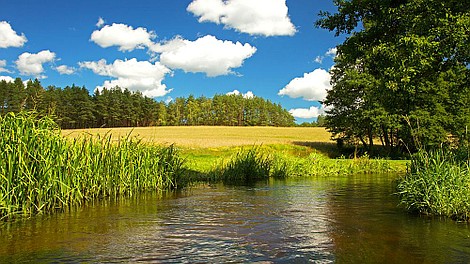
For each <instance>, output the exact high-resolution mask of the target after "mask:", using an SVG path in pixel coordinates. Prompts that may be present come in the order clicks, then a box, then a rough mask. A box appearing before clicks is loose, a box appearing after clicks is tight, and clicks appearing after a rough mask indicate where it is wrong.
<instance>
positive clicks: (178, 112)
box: [0, 78, 295, 128]
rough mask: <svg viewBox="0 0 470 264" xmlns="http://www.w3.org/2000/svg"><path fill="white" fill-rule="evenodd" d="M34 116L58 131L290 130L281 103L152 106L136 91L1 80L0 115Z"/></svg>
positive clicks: (222, 100) (182, 101) (193, 101)
mask: <svg viewBox="0 0 470 264" xmlns="http://www.w3.org/2000/svg"><path fill="white" fill-rule="evenodd" d="M20 111H35V112H37V113H38V114H39V115H49V116H52V117H53V118H54V120H55V121H56V122H57V123H58V124H59V125H60V126H61V127H62V128H91V127H136V126H153V125H157V126H165V125H170V126H187V125H191V126H199V125H209V126H211V125H218V126H294V125H295V123H294V117H293V116H292V115H291V114H290V113H289V112H288V111H287V110H286V109H284V108H283V107H282V106H281V105H280V104H276V103H273V102H271V101H269V100H265V99H263V98H261V97H253V98H244V97H243V96H242V95H215V96H214V97H213V98H207V97H204V96H202V97H199V98H195V97H194V96H189V97H188V98H184V97H179V98H176V99H175V100H172V101H171V102H169V103H165V102H157V101H155V100H154V99H152V98H149V97H145V96H143V95H142V93H140V92H131V91H129V90H128V89H121V88H120V87H115V88H112V89H103V90H101V91H96V92H95V93H94V94H93V95H90V94H89V92H88V90H87V89H86V88H85V87H79V86H76V85H72V86H67V87H65V88H63V89H62V88H59V87H55V86H49V87H47V88H46V89H44V88H43V87H42V86H41V83H40V82H39V81H38V80H34V81H33V80H29V81H28V82H26V85H25V84H24V82H23V81H22V80H21V79H20V78H17V79H15V81H14V82H6V81H4V80H3V81H0V115H2V114H5V113H7V112H20Z"/></svg>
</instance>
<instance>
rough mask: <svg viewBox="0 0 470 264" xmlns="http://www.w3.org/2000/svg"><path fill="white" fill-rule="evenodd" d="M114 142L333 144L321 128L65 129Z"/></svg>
mask: <svg viewBox="0 0 470 264" xmlns="http://www.w3.org/2000/svg"><path fill="white" fill-rule="evenodd" d="M108 133H110V134H111V135H112V138H113V139H116V140H117V139H118V138H120V137H126V136H127V135H129V134H130V135H131V136H133V137H137V138H139V139H142V141H143V142H148V143H155V144H163V145H170V144H175V145H176V146H180V147H186V148H219V147H233V146H248V145H270V144H289V145H291V144H293V145H308V144H311V143H315V142H322V143H332V142H333V141H331V139H330V137H331V135H330V133H329V132H328V131H326V130H325V128H321V127H225V126H224V127H222V126H176V127H175V126H164V127H137V128H111V129H110V128H93V129H76V130H63V131H62V134H63V135H64V136H66V137H69V138H70V137H71V138H74V137H78V136H80V135H82V134H91V135H100V136H104V135H106V134H108Z"/></svg>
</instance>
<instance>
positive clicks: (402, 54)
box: [317, 0, 470, 150]
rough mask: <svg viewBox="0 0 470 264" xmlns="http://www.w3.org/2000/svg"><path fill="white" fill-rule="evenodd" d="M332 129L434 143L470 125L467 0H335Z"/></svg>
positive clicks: (355, 136)
mask: <svg viewBox="0 0 470 264" xmlns="http://www.w3.org/2000/svg"><path fill="white" fill-rule="evenodd" d="M334 4H335V5H336V6H337V7H338V12H337V13H334V14H331V13H328V12H322V13H321V14H320V15H321V16H322V18H321V19H320V20H318V21H317V25H318V26H320V27H322V28H326V29H328V30H330V31H335V33H336V35H341V34H345V35H347V38H346V40H345V41H344V43H342V44H340V45H339V46H338V47H337V50H338V55H337V58H336V65H335V67H334V69H333V70H332V74H333V78H332V80H333V81H332V82H333V83H332V84H333V88H332V89H331V91H329V93H328V96H327V98H326V100H325V102H324V103H325V104H326V105H328V106H330V108H331V110H329V111H328V116H327V119H326V123H327V127H328V128H329V129H330V130H331V131H332V132H333V134H334V136H335V137H336V138H337V139H340V140H353V141H359V142H362V143H363V144H364V145H365V146H366V147H370V146H371V145H372V144H373V140H374V139H375V138H380V139H381V140H382V143H383V144H384V145H386V146H388V147H390V148H393V147H407V148H409V149H411V150H413V149H417V148H418V147H420V146H426V147H432V146H436V145H439V144H440V143H442V142H444V141H446V140H447V139H448V138H449V135H454V136H457V137H458V136H462V135H463V133H464V131H465V128H466V127H468V126H469V125H470V122H469V119H470V118H469V112H470V111H469V108H470V100H469V97H470V95H469V94H470V88H469V84H470V82H469V77H470V74H469V62H470V41H469V36H470V1H469V0H458V1H455V0H335V1H334Z"/></svg>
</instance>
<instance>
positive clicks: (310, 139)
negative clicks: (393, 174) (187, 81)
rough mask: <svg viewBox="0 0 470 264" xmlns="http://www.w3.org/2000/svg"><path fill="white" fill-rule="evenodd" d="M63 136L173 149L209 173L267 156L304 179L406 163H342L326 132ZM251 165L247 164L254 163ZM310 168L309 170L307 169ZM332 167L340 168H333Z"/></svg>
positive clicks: (224, 129) (149, 131)
mask: <svg viewBox="0 0 470 264" xmlns="http://www.w3.org/2000/svg"><path fill="white" fill-rule="evenodd" d="M62 134H63V135H64V136H65V137H66V138H76V137H81V136H83V135H94V136H95V137H103V136H105V135H112V138H113V140H118V139H119V138H121V137H123V136H129V135H130V136H133V137H136V138H138V139H140V140H142V142H144V143H146V144H155V145H166V146H170V145H172V146H175V147H176V148H178V150H179V152H180V154H181V155H182V157H183V158H184V159H185V162H186V165H187V167H188V168H189V170H190V171H193V172H197V173H204V174H207V173H213V172H214V171H221V168H222V167H227V166H229V164H230V163H234V162H235V161H234V160H236V159H239V158H241V157H244V158H248V157H251V158H254V156H257V157H259V160H263V161H265V160H266V159H267V157H260V156H269V159H272V160H275V163H276V164H277V165H276V166H277V167H279V166H281V165H280V161H281V160H282V162H281V163H283V165H282V166H284V169H290V172H289V173H290V174H295V175H299V174H301V171H303V172H302V173H303V174H304V175H319V174H322V173H323V174H331V173H338V172H340V171H342V172H344V173H346V171H351V170H353V171H356V172H372V171H375V170H373V169H371V168H369V169H365V168H364V167H363V168H362V169H359V168H357V169H351V166H350V165H351V164H356V165H357V164H359V163H362V164H364V161H365V160H370V161H371V163H372V162H375V163H387V166H388V167H389V169H387V171H388V170H393V171H404V170H405V162H404V161H392V160H387V161H386V162H385V160H383V159H378V160H373V159H369V157H368V156H367V155H365V156H364V157H363V158H362V159H357V160H356V161H354V162H351V160H349V159H347V158H349V157H346V158H344V157H342V158H339V157H341V153H340V151H339V150H338V148H337V147H336V142H335V141H333V140H332V139H331V134H330V133H329V132H328V131H327V130H326V129H325V128H323V127H236V126H164V127H137V128H112V129H109V128H94V129H75V130H63V131H62ZM253 148H255V149H256V152H257V153H256V155H250V153H251V150H252V149H253ZM251 154H252V153H251ZM244 158H242V159H244ZM331 158H335V159H331ZM337 158H339V159H337ZM379 160H380V162H379ZM246 161H247V162H245V163H249V162H248V160H246ZM287 161H289V162H287ZM313 161H315V162H313ZM319 161H321V164H319ZM235 163H236V162H235ZM300 163H302V164H303V165H302V166H301V165H300ZM240 164H242V162H240ZM295 164H296V165H295ZM307 164H308V167H310V168H309V169H307V168H306V167H307ZM312 164H315V165H314V166H313V165H312ZM369 165H370V164H369ZM274 167H275V166H274ZM294 167H298V168H297V169H294ZM300 167H302V168H303V169H300ZM313 167H315V168H316V169H314V168H313ZM333 167H335V168H336V169H332V168H333ZM380 172H383V169H380ZM205 176H207V175H205Z"/></svg>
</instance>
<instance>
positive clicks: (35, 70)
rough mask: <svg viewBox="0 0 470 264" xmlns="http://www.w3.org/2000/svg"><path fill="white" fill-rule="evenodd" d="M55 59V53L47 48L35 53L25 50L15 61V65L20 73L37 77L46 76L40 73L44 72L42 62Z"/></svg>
mask: <svg viewBox="0 0 470 264" xmlns="http://www.w3.org/2000/svg"><path fill="white" fill-rule="evenodd" d="M54 59H55V53H54V52H51V51H49V50H43V51H40V52H38V53H36V54H31V53H29V52H25V53H23V54H21V55H20V56H19V57H18V60H16V61H15V63H16V67H17V68H18V70H19V71H20V73H21V74H22V75H33V76H36V77H38V78H46V76H43V75H41V74H42V73H43V72H44V68H43V66H42V65H43V64H44V63H46V62H51V61H53V60H54Z"/></svg>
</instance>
